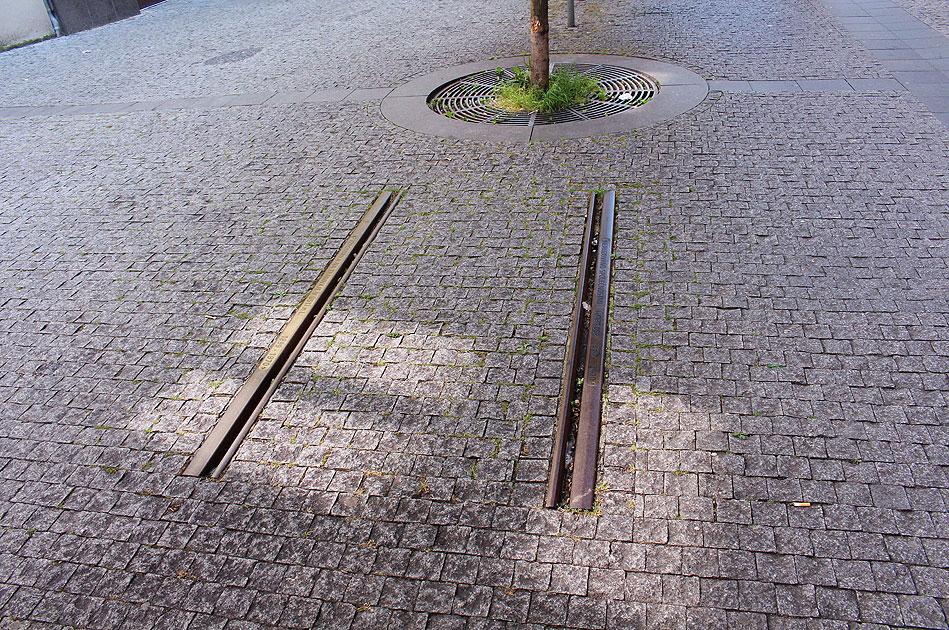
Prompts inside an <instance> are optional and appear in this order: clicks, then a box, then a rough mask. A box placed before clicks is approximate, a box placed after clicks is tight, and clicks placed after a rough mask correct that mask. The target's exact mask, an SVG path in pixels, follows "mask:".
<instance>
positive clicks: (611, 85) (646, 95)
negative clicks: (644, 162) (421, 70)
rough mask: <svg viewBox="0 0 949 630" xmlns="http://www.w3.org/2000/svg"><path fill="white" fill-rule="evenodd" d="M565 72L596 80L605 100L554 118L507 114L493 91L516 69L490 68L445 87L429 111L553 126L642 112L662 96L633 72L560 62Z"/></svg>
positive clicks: (430, 101)
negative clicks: (636, 111)
mask: <svg viewBox="0 0 949 630" xmlns="http://www.w3.org/2000/svg"><path fill="white" fill-rule="evenodd" d="M559 69H567V70H570V71H573V72H576V73H578V74H581V75H584V76H589V77H593V78H594V79H596V81H597V83H599V85H600V87H602V88H603V91H604V95H603V96H602V97H600V96H597V97H593V98H590V99H589V100H587V101H586V102H585V103H582V104H580V105H574V106H571V107H567V108H565V109H562V110H560V111H557V112H553V113H551V114H542V113H540V112H526V111H514V112H512V111H508V110H505V109H501V108H500V107H497V106H496V105H495V104H494V101H495V97H494V94H493V92H494V89H495V88H496V87H497V86H498V84H499V83H501V82H502V81H508V80H511V79H513V78H514V72H513V68H503V69H500V70H499V69H491V70H484V71H481V72H476V73H474V74H469V75H467V76H463V77H461V78H459V79H455V80H454V81H452V82H450V83H447V84H445V85H443V86H442V87H440V88H438V89H437V90H435V91H434V92H432V94H431V95H430V96H429V97H428V100H427V102H428V106H429V108H430V109H431V110H432V111H434V112H436V113H438V114H441V115H442V116H446V117H448V118H451V119H453V120H462V121H465V122H472V123H486V124H496V125H517V126H534V125H554V124H559V123H568V122H577V121H582V120H592V119H594V118H604V117H606V116H612V115H613V114H618V113H620V112H625V111H627V110H630V109H633V108H635V107H639V106H640V105H642V104H644V103H646V102H648V101H649V100H650V99H652V98H653V97H655V96H656V95H657V94H658V93H659V83H658V81H656V80H655V79H653V78H652V77H650V76H649V75H647V74H645V73H642V72H638V71H636V70H633V69H631V68H622V67H619V66H611V65H604V64H590V63H557V64H554V66H553V68H552V71H553V72H556V71H557V70H559Z"/></svg>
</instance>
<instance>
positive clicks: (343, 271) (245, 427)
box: [182, 191, 398, 477]
mask: <svg viewBox="0 0 949 630" xmlns="http://www.w3.org/2000/svg"><path fill="white" fill-rule="evenodd" d="M397 202H398V195H397V194H396V193H392V192H388V191H387V192H383V193H382V194H380V195H379V196H378V197H377V198H376V200H375V202H373V204H372V206H371V207H370V208H369V210H368V211H367V212H366V214H364V215H363V217H362V219H360V220H359V223H357V224H356V227H355V228H353V231H352V232H351V233H350V235H349V237H348V238H347V239H346V241H345V242H344V243H343V245H342V246H341V247H340V249H339V251H338V252H337V253H336V255H335V256H334V257H333V259H332V260H331V261H330V263H329V265H327V267H326V269H325V270H324V271H323V273H321V274H320V277H319V278H318V279H317V281H316V284H314V286H313V288H312V289H311V290H310V292H309V293H307V295H306V297H305V298H304V299H303V302H302V303H301V304H300V306H299V307H298V308H297V310H296V311H295V312H294V313H293V316H292V317H291V318H290V321H289V322H287V324H286V326H284V328H283V330H282V331H280V334H279V335H278V336H277V339H276V341H274V343H273V345H272V346H271V347H270V349H269V350H268V351H267V354H265V355H264V358H263V359H262V360H261V361H260V363H259V364H258V365H257V368H256V369H255V370H254V372H253V373H252V374H251V375H250V378H248V379H247V381H246V382H245V383H244V384H243V385H242V386H241V388H240V389H239V390H238V391H237V393H236V394H235V395H234V398H232V399H231V402H230V403H229V404H228V405H227V407H226V408H225V409H224V413H223V414H221V417H220V419H219V420H218V422H217V424H216V425H215V426H214V428H213V429H212V430H211V432H210V433H209V434H208V436H207V438H205V440H204V443H203V444H202V445H201V447H200V448H199V449H198V450H197V451H196V452H195V454H194V457H192V458H191V461H190V462H188V464H187V466H185V468H184V470H183V471H182V474H183V475H188V476H195V477H197V476H211V477H219V476H220V475H221V474H222V473H223V472H224V469H225V468H227V465H228V464H229V463H230V461H231V459H232V458H233V457H234V454H235V453H236V452H237V449H238V448H239V447H240V444H241V442H242V441H243V439H244V437H246V435H247V433H248V432H249V431H250V428H251V426H253V423H254V420H256V419H257V417H258V416H259V415H260V412H261V411H263V409H264V407H265V406H266V404H267V402H268V401H269V400H270V397H271V396H272V395H273V393H274V391H276V389H277V387H278V386H279V385H280V381H281V379H282V378H283V376H284V375H285V374H286V373H287V371H288V370H289V369H290V367H291V366H292V365H293V362H294V361H295V360H296V358H297V356H298V355H299V354H300V352H301V351H302V350H303V347H304V346H305V345H306V342H307V340H308V339H309V338H310V336H311V335H312V334H313V331H314V330H315V329H316V326H317V325H318V324H319V323H320V320H322V319H323V315H324V314H325V313H326V309H327V307H328V306H329V303H330V301H331V300H332V299H333V297H335V295H336V294H337V293H338V292H339V290H340V289H341V288H342V286H343V284H344V283H345V282H346V279H347V278H349V275H350V274H351V273H352V270H353V268H354V267H355V266H356V263H358V262H359V260H360V259H361V258H362V255H363V253H364V252H365V250H366V246H367V245H368V244H369V242H371V241H372V239H373V238H374V237H375V235H376V233H377V232H378V231H379V228H380V227H381V226H382V224H383V223H384V222H385V220H386V218H387V217H388V216H389V214H390V213H391V212H392V209H393V208H394V207H395V205H396V203H397Z"/></svg>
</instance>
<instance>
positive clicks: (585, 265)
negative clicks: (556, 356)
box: [544, 193, 597, 508]
mask: <svg viewBox="0 0 949 630" xmlns="http://www.w3.org/2000/svg"><path fill="white" fill-rule="evenodd" d="M596 201H597V199H596V193H590V203H589V206H588V207H587V222H586V228H584V231H583V249H582V251H581V252H580V277H579V280H578V282H577V299H576V300H575V302H574V305H573V320H572V321H571V323H570V336H569V337H568V338H567V352H566V356H565V357H564V364H563V374H562V377H561V378H562V380H561V385H560V406H559V407H558V409H557V426H556V428H555V430H554V447H553V451H552V453H551V455H550V473H549V475H548V477H547V496H546V498H545V499H544V506H545V507H549V508H553V507H557V506H558V505H559V504H560V496H561V495H562V494H563V483H564V477H565V476H566V468H567V437H568V434H569V432H570V418H571V410H570V407H571V403H572V401H573V392H574V390H575V388H576V382H577V374H578V373H579V371H580V356H581V355H580V344H581V339H580V335H581V334H582V331H583V297H584V296H585V295H586V293H587V287H588V284H589V269H590V255H591V254H592V251H593V220H594V218H595V214H596Z"/></svg>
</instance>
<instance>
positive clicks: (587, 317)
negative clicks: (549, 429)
mask: <svg viewBox="0 0 949 630" xmlns="http://www.w3.org/2000/svg"><path fill="white" fill-rule="evenodd" d="M615 207H616V194H615V193H614V192H613V191H612V190H609V191H606V192H605V193H602V194H591V195H590V206H589V210H588V214H587V225H586V231H585V232H584V241H583V251H582V252H581V255H580V264H581V265H582V267H581V269H580V278H579V282H578V286H577V299H576V303H575V304H574V310H573V321H572V323H571V329H570V337H569V339H568V340H567V352H566V357H565V359H564V369H563V379H564V380H563V383H562V385H561V391H560V406H559V408H558V410H557V425H556V430H555V433H554V446H553V450H552V453H551V460H550V474H549V477H548V480H547V495H546V497H545V500H544V505H545V506H546V507H551V508H552V507H557V506H558V505H559V504H560V499H561V495H562V494H563V491H564V483H565V477H566V474H567V468H568V465H567V456H568V447H569V445H568V442H569V437H570V434H571V430H573V431H574V432H575V435H576V439H575V445H574V452H573V471H572V474H571V478H570V501H569V505H570V507H571V508H575V509H582V510H588V509H590V508H592V507H593V498H594V497H593V494H594V489H595V486H596V465H597V453H598V451H599V442H600V414H601V407H602V404H603V377H604V370H605V359H606V340H607V320H608V319H609V306H610V275H611V272H612V255H613V223H614V215H615ZM598 211H599V212H598ZM594 251H595V256H596V263H595V265H594V266H593V268H592V272H593V273H592V274H591V273H590V271H591V264H590V263H591V257H592V256H593V255H594ZM591 276H592V277H591ZM591 282H592V284H593V286H592V292H591V289H590V283H591ZM588 295H589V303H585V300H586V299H587V296H588ZM587 311H589V312H587ZM581 354H582V355H583V357H582V364H581V357H580V355H581ZM581 367H582V371H583V385H582V388H581V390H580V401H579V402H580V405H579V410H576V409H575V408H574V405H573V402H574V401H573V398H574V393H575V391H576V387H577V381H578V378H579V374H580V370H581ZM574 425H575V426H574Z"/></svg>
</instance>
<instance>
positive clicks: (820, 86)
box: [797, 79, 853, 92]
mask: <svg viewBox="0 0 949 630" xmlns="http://www.w3.org/2000/svg"><path fill="white" fill-rule="evenodd" d="M797 84H798V85H799V86H800V87H801V89H802V90H804V91H805V92H825V91H834V92H836V91H841V90H842V91H845V92H850V91H852V90H853V86H852V85H850V84H849V83H847V80H846V79H798V80H797Z"/></svg>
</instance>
